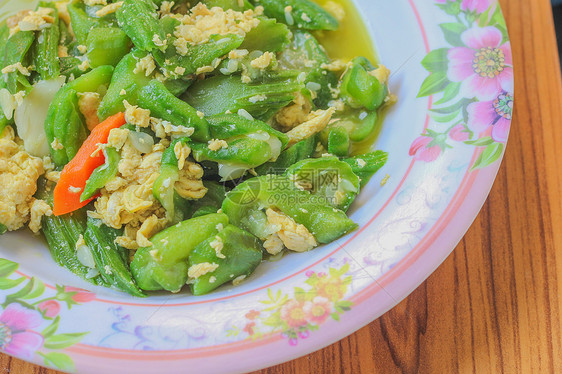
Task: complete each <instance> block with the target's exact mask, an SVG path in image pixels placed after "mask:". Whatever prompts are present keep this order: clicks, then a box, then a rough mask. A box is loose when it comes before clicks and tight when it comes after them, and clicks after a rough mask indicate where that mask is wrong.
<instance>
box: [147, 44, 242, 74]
mask: <svg viewBox="0 0 562 374" xmlns="http://www.w3.org/2000/svg"><path fill="white" fill-rule="evenodd" d="M171 40H173V39H171ZM243 41H244V37H242V36H240V35H236V34H228V35H212V36H211V37H210V38H209V41H208V42H206V43H204V44H198V45H193V46H189V47H188V48H187V53H186V54H185V55H180V54H178V53H177V51H176V48H174V47H173V42H172V44H171V45H172V47H168V48H167V49H166V51H165V52H161V51H154V53H153V55H154V59H155V60H156V62H158V65H159V66H161V67H162V68H165V69H166V70H168V71H169V72H170V73H175V72H176V69H177V68H178V67H179V68H182V73H181V74H178V76H184V75H189V74H194V73H196V72H197V69H199V68H201V67H204V66H210V65H211V64H212V63H213V62H214V61H215V60H216V59H217V58H220V57H222V56H224V55H226V54H227V53H228V52H230V51H232V50H234V49H236V48H238V47H240V45H241V44H242V42H243ZM168 43H169V42H168Z"/></svg>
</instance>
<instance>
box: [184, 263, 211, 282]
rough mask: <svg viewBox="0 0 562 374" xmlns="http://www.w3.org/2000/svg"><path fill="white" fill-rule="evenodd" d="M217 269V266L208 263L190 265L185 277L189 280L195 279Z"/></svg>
mask: <svg viewBox="0 0 562 374" xmlns="http://www.w3.org/2000/svg"><path fill="white" fill-rule="evenodd" d="M218 267H219V265H218V264H215V263H209V262H202V263H200V264H195V265H192V266H191V267H190V268H189V269H188V270H187V276H188V277H189V278H193V279H197V278H199V277H202V276H203V275H205V274H207V273H212V272H213V271H215V270H217V268H218Z"/></svg>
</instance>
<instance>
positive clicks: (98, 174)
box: [80, 147, 121, 201]
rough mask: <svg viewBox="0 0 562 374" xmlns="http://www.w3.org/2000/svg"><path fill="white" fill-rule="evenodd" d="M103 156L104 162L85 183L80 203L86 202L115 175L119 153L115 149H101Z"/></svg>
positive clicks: (119, 157)
mask: <svg viewBox="0 0 562 374" xmlns="http://www.w3.org/2000/svg"><path fill="white" fill-rule="evenodd" d="M103 154H104V156H105V162H104V164H103V165H101V166H98V167H97V168H96V169H95V170H94V171H93V172H92V175H90V178H88V180H87V181H86V186H85V187H84V191H82V195H80V201H86V200H88V199H89V198H91V197H92V196H94V195H95V194H96V193H97V192H98V191H99V190H100V189H102V188H103V187H105V185H106V184H107V183H108V182H109V181H110V180H112V179H113V178H114V177H115V176H116V175H117V171H118V169H119V160H121V156H120V154H119V152H117V150H116V149H115V148H112V147H107V148H104V149H103Z"/></svg>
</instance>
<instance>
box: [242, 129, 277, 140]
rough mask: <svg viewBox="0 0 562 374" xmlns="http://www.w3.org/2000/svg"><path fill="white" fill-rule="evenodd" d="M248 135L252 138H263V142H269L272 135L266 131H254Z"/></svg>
mask: <svg viewBox="0 0 562 374" xmlns="http://www.w3.org/2000/svg"><path fill="white" fill-rule="evenodd" d="M246 136H247V137H248V138H251V139H256V140H261V141H262V142H267V141H268V140H269V139H270V138H271V135H269V134H268V133H266V132H265V131H258V132H253V133H250V134H248V135H246Z"/></svg>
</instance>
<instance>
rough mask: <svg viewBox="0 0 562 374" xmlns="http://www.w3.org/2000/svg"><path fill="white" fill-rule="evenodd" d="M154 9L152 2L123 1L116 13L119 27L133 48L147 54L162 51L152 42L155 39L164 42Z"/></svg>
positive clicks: (145, 0)
mask: <svg viewBox="0 0 562 374" xmlns="http://www.w3.org/2000/svg"><path fill="white" fill-rule="evenodd" d="M156 9H157V6H156V5H155V4H154V2H153V1H152V0H125V1H124V2H123V5H122V6H121V8H120V9H119V10H118V11H117V21H118V22H119V27H120V28H121V29H122V30H123V31H125V33H126V34H127V35H128V36H129V38H131V40H132V41H133V43H134V45H135V47H137V48H140V49H143V50H145V51H147V52H152V51H155V50H161V49H162V47H161V46H157V45H156V43H155V42H154V39H156V37H157V38H158V39H159V40H162V41H164V40H166V34H165V33H164V30H163V29H162V27H161V26H160V23H159V22H158V15H157V13H156Z"/></svg>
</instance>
